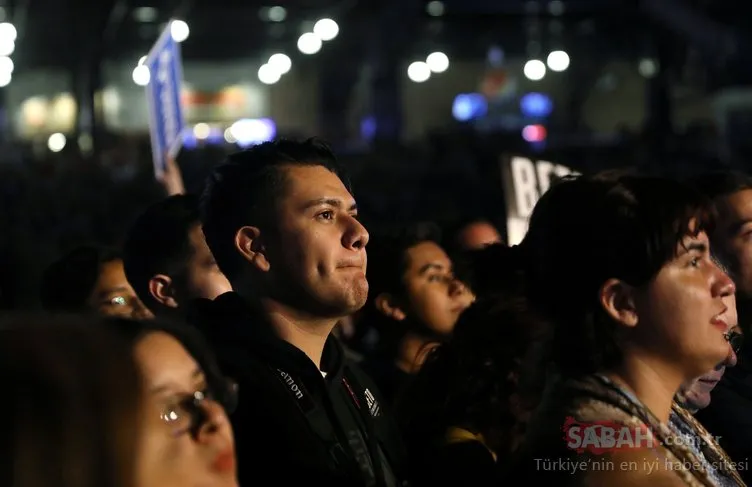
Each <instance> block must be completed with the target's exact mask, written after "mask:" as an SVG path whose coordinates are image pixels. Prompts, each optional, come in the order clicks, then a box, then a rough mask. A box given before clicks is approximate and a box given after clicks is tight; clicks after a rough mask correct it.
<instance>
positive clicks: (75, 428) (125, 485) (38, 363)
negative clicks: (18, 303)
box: [0, 315, 143, 487]
mask: <svg viewBox="0 0 752 487" xmlns="http://www.w3.org/2000/svg"><path fill="white" fill-rule="evenodd" d="M87 321H88V320H87V319H84V318H78V317H76V318H69V317H59V316H54V317H53V316H45V315H41V316H37V315H18V316H14V317H12V318H6V319H4V320H3V321H2V323H1V324H0V375H1V376H2V378H3V394H4V396H5V400H3V401H2V402H0V415H2V418H3V421H4V422H5V425H4V427H3V428H2V433H0V443H1V444H0V450H1V451H2V452H3V456H2V461H0V484H1V485H8V486H10V485H12V486H14V487H49V486H52V485H54V486H56V487H102V486H108V487H135V486H136V483H135V476H134V474H135V472H136V459H135V457H136V451H137V443H138V442H139V441H140V440H141V438H140V437H139V433H140V432H141V429H140V428H139V426H140V424H141V419H142V418H141V417H140V414H141V411H142V400H143V398H142V394H141V382H140V377H139V374H138V370H137V367H136V365H135V363H134V360H133V358H132V355H131V353H130V350H129V349H128V347H127V346H125V345H124V344H123V343H122V342H121V341H120V340H116V339H114V338H113V337H112V336H111V335H110V334H108V333H105V332H104V331H103V330H102V329H101V327H100V326H96V325H97V324H98V323H88V322H87Z"/></svg>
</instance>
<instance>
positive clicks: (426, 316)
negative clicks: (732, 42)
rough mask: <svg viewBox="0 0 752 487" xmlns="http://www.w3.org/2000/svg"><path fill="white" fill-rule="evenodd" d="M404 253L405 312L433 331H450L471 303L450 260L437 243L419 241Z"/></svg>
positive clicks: (440, 333) (468, 292)
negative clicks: (405, 262) (455, 274)
mask: <svg viewBox="0 0 752 487" xmlns="http://www.w3.org/2000/svg"><path fill="white" fill-rule="evenodd" d="M405 257H406V261H407V265H406V267H405V273H404V274H403V277H402V279H403V284H404V286H405V294H406V296H405V300H406V301H407V303H406V306H405V308H406V309H405V310H404V312H405V314H406V315H407V316H408V317H411V318H412V319H413V320H414V321H416V322H417V323H420V324H421V325H423V326H425V327H427V328H428V329H429V330H430V331H431V332H433V333H435V334H438V335H440V336H445V335H448V334H450V333H451V332H452V330H453V329H454V325H455V324H456V323H457V320H458V319H459V317H460V314H461V313H462V312H463V311H464V310H465V309H467V308H468V307H469V306H470V303H472V295H471V294H470V291H469V290H468V289H467V287H465V286H464V285H463V284H462V283H461V282H460V281H458V280H457V279H456V278H455V276H454V273H453V271H452V261H451V260H449V257H448V256H447V254H446V252H444V250H443V249H442V248H441V247H440V246H439V245H438V244H436V243H434V242H421V243H419V244H417V245H414V246H413V247H410V248H409V249H408V250H407V252H406V256H405Z"/></svg>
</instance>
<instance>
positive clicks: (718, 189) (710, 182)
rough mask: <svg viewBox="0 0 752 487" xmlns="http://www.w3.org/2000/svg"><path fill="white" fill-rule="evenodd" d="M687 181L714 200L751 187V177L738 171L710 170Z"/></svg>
mask: <svg viewBox="0 0 752 487" xmlns="http://www.w3.org/2000/svg"><path fill="white" fill-rule="evenodd" d="M689 183H690V185H691V186H692V187H694V188H695V189H697V191H699V192H701V193H702V194H704V195H705V196H706V197H707V198H709V199H711V200H714V201H715V200H717V199H718V198H724V197H726V196H731V195H732V194H734V193H738V192H739V191H744V190H746V189H752V177H750V176H748V175H747V174H744V173H742V172H738V171H712V172H708V173H705V174H701V175H699V176H696V177H694V178H692V179H690V181H689Z"/></svg>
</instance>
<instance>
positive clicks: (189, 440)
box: [104, 318, 237, 487]
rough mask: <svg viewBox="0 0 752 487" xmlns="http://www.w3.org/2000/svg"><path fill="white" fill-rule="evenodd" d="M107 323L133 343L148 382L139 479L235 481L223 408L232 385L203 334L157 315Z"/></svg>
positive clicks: (228, 484) (216, 484) (168, 484)
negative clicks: (171, 323)
mask: <svg viewBox="0 0 752 487" xmlns="http://www.w3.org/2000/svg"><path fill="white" fill-rule="evenodd" d="M104 324H105V327H106V328H109V329H111V330H112V331H114V332H115V333H116V334H117V335H118V336H120V337H121V338H123V339H125V341H126V342H127V343H128V344H129V345H130V347H131V351H132V353H133V355H134V357H135V359H136V363H137V365H138V366H139V367H140V369H141V373H142V375H143V378H144V382H145V387H146V397H145V403H146V411H145V421H144V427H145V431H146V434H145V437H144V440H143V441H142V442H141V444H140V449H139V456H138V460H139V465H138V485H139V487H173V486H174V487H192V486H193V487H199V486H201V487H236V486H237V469H236V464H235V443H234V439H233V435H232V428H231V426H230V421H229V420H228V418H227V415H228V414H229V413H231V412H232V410H233V409H234V407H235V403H236V395H237V391H236V390H235V387H234V385H233V384H232V383H231V382H229V381H228V380H226V379H225V378H223V377H222V375H221V374H220V372H219V369H218V368H217V365H216V363H215V361H214V358H213V357H212V355H211V353H210V352H209V351H208V349H207V348H206V347H205V346H204V344H203V341H202V339H201V338H200V337H199V336H198V335H197V334H196V333H195V332H193V331H192V330H191V329H189V328H186V327H180V326H172V325H170V324H167V323H161V322H158V321H156V320H148V321H133V320H127V319H120V318H111V319H109V320H106V321H105V322H104Z"/></svg>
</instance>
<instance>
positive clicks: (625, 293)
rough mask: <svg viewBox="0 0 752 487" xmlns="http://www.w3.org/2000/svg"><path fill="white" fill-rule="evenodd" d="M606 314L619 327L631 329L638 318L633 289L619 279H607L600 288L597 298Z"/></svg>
mask: <svg viewBox="0 0 752 487" xmlns="http://www.w3.org/2000/svg"><path fill="white" fill-rule="evenodd" d="M598 298H599V300H600V303H601V306H603V309H604V310H605V311H606V313H607V314H608V315H609V316H610V317H611V318H612V319H613V320H614V321H616V322H617V323H619V324H620V325H623V326H626V327H629V328H632V327H634V326H636V325H637V322H638V321H639V316H638V315H637V308H636V306H635V289H634V288H633V287H632V286H630V285H629V284H626V283H625V282H624V281H620V280H619V279H609V280H608V281H606V282H605V283H603V285H602V286H601V289H600V293H599V296H598Z"/></svg>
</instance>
